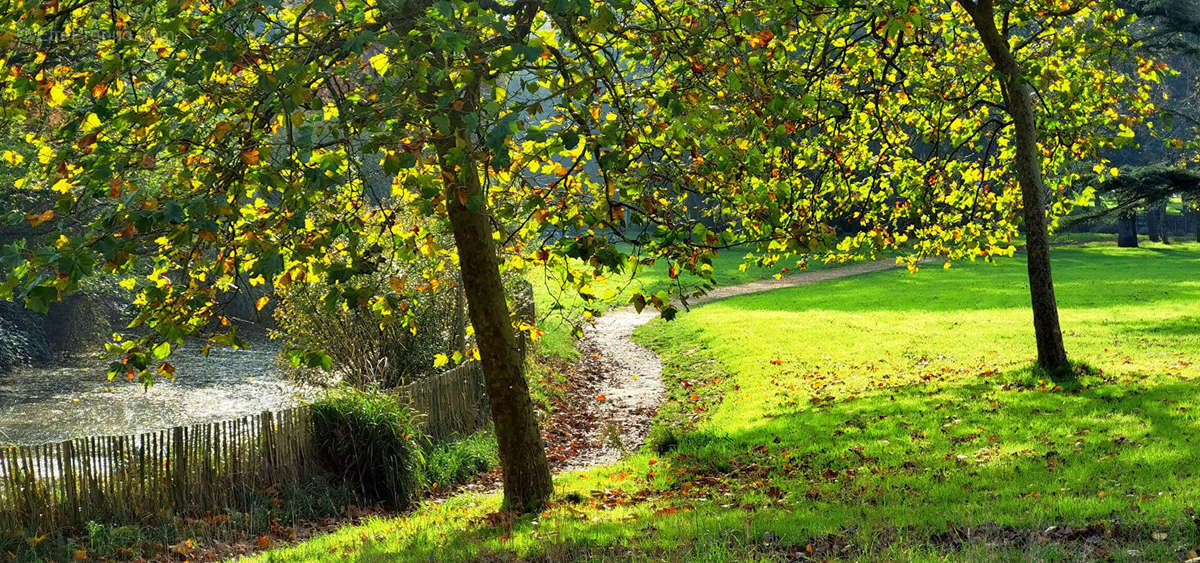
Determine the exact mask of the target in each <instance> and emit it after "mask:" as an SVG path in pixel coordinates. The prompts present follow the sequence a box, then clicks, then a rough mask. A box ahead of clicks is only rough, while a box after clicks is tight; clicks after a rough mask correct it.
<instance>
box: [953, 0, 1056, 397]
mask: <svg viewBox="0 0 1200 563" xmlns="http://www.w3.org/2000/svg"><path fill="white" fill-rule="evenodd" d="M960 2H961V3H962V6H963V8H965V9H966V11H967V13H969V14H970V16H971V19H972V21H973V22H974V24H975V29H976V31H977V32H978V33H979V37H980V40H982V41H983V45H984V47H985V48H986V49H987V52H988V55H989V56H990V57H991V59H992V63H993V64H995V66H996V69H997V70H998V71H999V72H1000V74H1001V75H1002V76H1003V78H1002V80H1003V82H1002V84H1001V88H1002V90H1003V92H1004V102H1005V109H1006V110H1007V111H1008V114H1009V116H1010V117H1012V120H1013V127H1014V130H1015V132H1016V138H1015V146H1016V150H1017V155H1016V162H1015V163H1014V164H1015V166H1016V173H1017V181H1018V183H1019V184H1020V186H1021V203H1022V207H1023V208H1024V209H1023V212H1024V216H1025V217H1024V219H1025V252H1026V254H1027V256H1028V272H1029V296H1030V301H1031V303H1032V305H1033V329H1034V334H1035V336H1036V339H1037V349H1038V365H1039V366H1041V367H1042V368H1043V369H1045V370H1046V371H1048V372H1050V373H1051V374H1053V375H1058V374H1066V373H1068V372H1069V371H1070V363H1069V362H1068V361H1067V351H1066V347H1065V346H1063V338H1062V329H1061V328H1060V327H1059V322H1058V303H1057V301H1056V300H1055V297H1054V278H1053V275H1052V274H1051V271H1050V237H1049V233H1048V232H1047V229H1046V191H1047V190H1046V186H1045V184H1044V180H1043V178H1042V170H1041V155H1040V150H1039V149H1038V141H1037V123H1036V121H1035V120H1034V115H1033V101H1032V98H1031V96H1030V92H1029V85H1028V84H1027V83H1026V82H1025V79H1024V77H1023V76H1022V73H1021V69H1020V65H1018V64H1017V60H1016V59H1015V58H1014V57H1013V54H1012V52H1011V51H1009V45H1008V40H1007V39H1006V38H1004V37H1002V36H1001V35H1000V32H999V30H998V29H996V16H995V11H994V9H993V6H992V0H976V1H971V0H960Z"/></svg>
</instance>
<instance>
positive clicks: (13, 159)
mask: <svg viewBox="0 0 1200 563" xmlns="http://www.w3.org/2000/svg"><path fill="white" fill-rule="evenodd" d="M4 162H7V163H9V164H11V165H12V166H20V165H21V163H23V162H25V157H23V156H21V155H20V153H17V152H16V151H4Z"/></svg>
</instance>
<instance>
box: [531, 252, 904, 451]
mask: <svg viewBox="0 0 1200 563" xmlns="http://www.w3.org/2000/svg"><path fill="white" fill-rule="evenodd" d="M896 267H897V265H896V263H895V261H894V260H879V261H876V262H864V263H859V264H851V265H849V266H844V267H840V268H833V269H829V270H821V271H816V272H800V273H796V274H792V275H789V276H785V277H783V278H780V279H773V278H772V279H765V280H759V281H755V282H750V283H744V284H741V285H732V286H726V287H717V288H715V289H713V290H712V291H710V292H709V293H708V294H707V295H705V296H704V297H702V298H700V299H696V300H693V301H692V302H691V303H690V304H689V305H690V306H696V305H702V304H704V303H710V302H712V301H717V300H720V299H728V298H730V297H736V296H739V295H747V294H750V293H761V292H764V291H771V290H774V289H782V288H786V287H797V286H801V285H809V284H814V283H818V282H823V281H827V280H834V279H840V278H847V277H851V276H857V275H861V274H868V273H872V272H880V271H883V270H890V269H893V268H896ZM657 317H658V315H657V312H656V311H654V310H650V309H647V310H645V311H643V312H642V313H641V314H638V313H637V312H636V311H634V310H633V308H632V307H625V308H622V309H617V310H615V311H612V312H609V313H607V314H605V315H604V316H602V317H600V318H599V319H597V320H596V324H595V325H593V326H592V327H589V328H588V330H587V331H586V332H585V334H584V337H583V340H582V341H581V342H580V343H579V351H580V360H579V362H578V363H577V364H576V365H575V366H574V368H573V369H574V370H575V373H574V375H575V377H573V378H572V379H574V380H575V383H576V388H575V389H572V391H571V393H570V394H569V397H568V400H569V402H570V403H571V406H575V407H580V406H582V408H581V409H568V410H574V411H576V412H574V413H570V414H567V413H565V414H564V416H570V417H571V418H572V420H571V421H565V420H555V419H554V417H552V418H551V421H552V422H551V425H550V426H551V428H550V429H548V430H549V431H548V435H547V446H548V447H549V448H550V450H551V454H550V455H551V461H552V464H553V466H554V469H555V470H556V471H571V470H576V469H586V468H589V467H594V466H597V465H602V464H606V463H611V462H614V461H616V460H618V459H620V458H621V457H622V456H623V455H624V453H625V452H628V451H633V450H636V449H637V448H639V447H641V445H642V444H643V443H644V442H645V440H646V435H647V434H648V433H649V432H650V423H651V421H653V420H654V416H655V414H657V412H658V406H659V404H660V403H662V400H663V397H664V396H665V394H666V392H665V389H664V387H663V381H662V363H661V362H660V361H659V358H658V355H656V354H655V353H654V352H651V351H650V350H649V349H647V348H645V347H643V346H641V345H639V344H637V343H636V342H634V341H633V331H634V330H637V328H638V327H640V326H642V325H644V324H646V323H648V322H650V321H651V320H654V319H655V318H657ZM580 411H582V415H581V414H580Z"/></svg>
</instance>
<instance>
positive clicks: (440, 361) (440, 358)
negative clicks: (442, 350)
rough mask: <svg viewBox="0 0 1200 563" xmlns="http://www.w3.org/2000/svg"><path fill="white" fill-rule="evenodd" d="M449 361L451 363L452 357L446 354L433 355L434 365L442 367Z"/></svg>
mask: <svg viewBox="0 0 1200 563" xmlns="http://www.w3.org/2000/svg"><path fill="white" fill-rule="evenodd" d="M448 363H450V358H447V357H446V355H445V354H438V355H436V356H434V357H433V367H435V368H440V367H442V366H444V365H446V364H448Z"/></svg>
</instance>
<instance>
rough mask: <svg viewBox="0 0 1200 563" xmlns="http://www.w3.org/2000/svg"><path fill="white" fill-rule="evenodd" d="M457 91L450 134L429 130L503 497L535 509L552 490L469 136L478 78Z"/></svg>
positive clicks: (513, 505)
mask: <svg viewBox="0 0 1200 563" xmlns="http://www.w3.org/2000/svg"><path fill="white" fill-rule="evenodd" d="M456 94H457V95H459V96H460V98H459V100H458V101H457V102H456V103H455V104H453V105H452V106H451V107H449V108H446V109H445V111H446V112H447V113H448V115H447V117H448V119H449V122H450V128H451V131H452V134H450V135H443V136H441V137H438V138H435V139H434V145H435V147H436V149H437V153H438V162H439V165H440V167H441V170H442V181H443V184H444V196H445V203H446V208H447V211H448V214H449V217H450V224H451V227H452V229H453V231H454V242H455V245H456V246H457V249H458V256H459V267H460V268H461V270H462V282H463V290H464V292H465V294H466V298H467V310H468V313H469V316H470V319H471V325H472V326H473V327H474V329H475V342H476V343H477V345H478V347H479V356H480V361H481V364H482V366H483V374H484V381H485V384H486V386H487V393H488V400H489V402H490V404H491V409H492V421H493V422H494V424H495V432H496V442H497V445H498V446H499V450H500V468H501V471H502V472H503V475H504V502H503V505H504V507H505V508H506V509H508V510H515V511H519V512H531V511H535V510H539V509H540V508H541V507H542V506H543V505H544V503H545V501H546V500H548V499H549V498H550V495H551V494H552V493H553V492H554V487H553V482H552V480H551V475H550V464H549V462H548V461H547V459H546V451H545V448H544V446H543V443H542V437H541V434H540V433H539V431H538V423H537V415H536V413H535V411H534V408H533V400H532V399H531V398H530V396H529V387H528V384H527V382H526V380H525V362H524V359H523V357H522V356H521V353H520V351H519V345H518V342H517V338H516V334H515V332H514V330H513V325H512V317H511V313H510V311H509V307H508V303H507V302H506V296H505V291H504V283H503V280H502V279H501V276H500V267H499V262H498V255H497V252H496V243H495V241H494V240H493V237H492V233H493V230H492V225H491V218H490V217H489V216H488V214H487V212H486V201H487V195H486V194H485V193H484V190H483V185H482V183H481V181H480V177H479V164H478V163H477V162H476V161H475V160H474V156H473V155H474V154H476V152H475V150H474V147H473V146H471V141H470V139H471V138H472V131H470V130H469V128H468V127H467V126H466V124H465V121H466V120H465V119H464V117H465V116H466V115H467V114H469V113H471V112H474V111H476V108H477V107H478V105H479V102H480V92H479V83H478V82H475V83H473V84H470V85H468V86H467V87H466V88H465V89H464V90H462V91H460V92H457V93H456ZM459 102H461V103H459Z"/></svg>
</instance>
